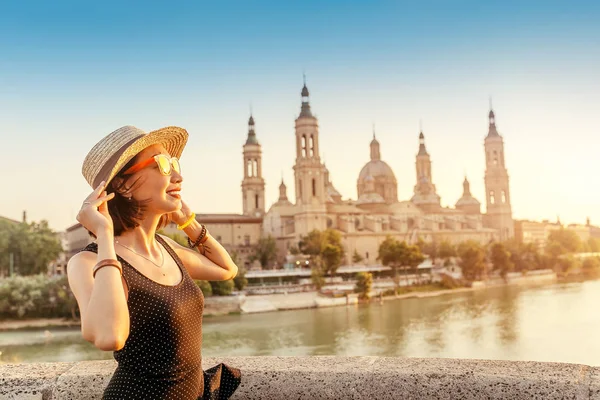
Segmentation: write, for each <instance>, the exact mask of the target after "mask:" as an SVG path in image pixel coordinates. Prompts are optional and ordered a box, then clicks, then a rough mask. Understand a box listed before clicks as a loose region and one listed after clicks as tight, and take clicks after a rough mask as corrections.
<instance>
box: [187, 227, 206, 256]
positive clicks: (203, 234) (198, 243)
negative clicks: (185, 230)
mask: <svg viewBox="0 0 600 400" xmlns="http://www.w3.org/2000/svg"><path fill="white" fill-rule="evenodd" d="M207 240H208V229H206V226H205V225H202V230H201V231H200V235H198V239H196V241H195V242H194V243H192V240H191V239H190V238H189V237H188V246H190V248H192V249H194V248H198V246H200V249H199V250H200V254H202V255H205V254H206V252H207V251H208V252H209V253H210V248H209V247H208V246H206V245H205V244H204V243H205V242H206V241H207Z"/></svg>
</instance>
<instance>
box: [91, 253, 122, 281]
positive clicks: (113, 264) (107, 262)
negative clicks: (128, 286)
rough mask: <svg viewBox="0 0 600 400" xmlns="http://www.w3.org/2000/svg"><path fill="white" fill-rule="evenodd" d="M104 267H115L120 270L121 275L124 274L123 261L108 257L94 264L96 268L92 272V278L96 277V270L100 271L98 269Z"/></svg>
mask: <svg viewBox="0 0 600 400" xmlns="http://www.w3.org/2000/svg"><path fill="white" fill-rule="evenodd" d="M104 267H115V268H117V269H118V270H119V273H120V274H121V276H123V266H122V265H121V263H120V262H119V261H118V260H114V259H111V258H107V259H104V260H102V261H100V262H98V263H97V264H96V265H95V266H94V270H93V272H92V278H96V272H98V270H99V269H100V268H104Z"/></svg>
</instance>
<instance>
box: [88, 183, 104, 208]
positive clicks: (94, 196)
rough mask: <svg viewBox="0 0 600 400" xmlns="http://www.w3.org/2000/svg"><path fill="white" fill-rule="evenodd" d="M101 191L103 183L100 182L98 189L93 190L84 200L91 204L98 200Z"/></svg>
mask: <svg viewBox="0 0 600 400" xmlns="http://www.w3.org/2000/svg"><path fill="white" fill-rule="evenodd" d="M103 191H104V181H102V182H100V184H99V185H98V187H97V188H96V189H94V191H93V192H92V193H91V194H90V195H89V196H88V197H87V198H86V199H85V201H86V202H87V203H91V202H92V201H94V200H96V199H97V198H98V196H99V195H100V193H102V192H103Z"/></svg>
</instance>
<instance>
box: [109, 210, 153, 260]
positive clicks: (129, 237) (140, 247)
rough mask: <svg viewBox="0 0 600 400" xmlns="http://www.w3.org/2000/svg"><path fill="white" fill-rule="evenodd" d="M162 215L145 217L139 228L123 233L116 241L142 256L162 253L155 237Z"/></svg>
mask: <svg viewBox="0 0 600 400" xmlns="http://www.w3.org/2000/svg"><path fill="white" fill-rule="evenodd" d="M159 221H160V215H156V216H149V217H144V218H143V219H142V221H141V223H140V225H139V226H138V227H136V228H135V229H130V230H127V231H123V232H122V233H121V235H119V236H116V237H115V240H116V241H117V242H118V243H120V244H122V245H124V246H127V247H129V248H130V249H133V250H135V251H136V252H138V253H141V254H150V255H151V254H154V253H155V252H156V251H160V249H158V247H157V243H156V240H155V239H154V236H155V234H156V230H157V228H158V223H159Z"/></svg>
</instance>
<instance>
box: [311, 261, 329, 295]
mask: <svg viewBox="0 0 600 400" xmlns="http://www.w3.org/2000/svg"><path fill="white" fill-rule="evenodd" d="M310 279H311V280H312V283H313V285H315V288H316V289H317V290H321V288H322V287H323V286H325V278H324V276H323V271H322V270H321V267H319V266H318V265H313V266H312V267H311V271H310Z"/></svg>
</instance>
